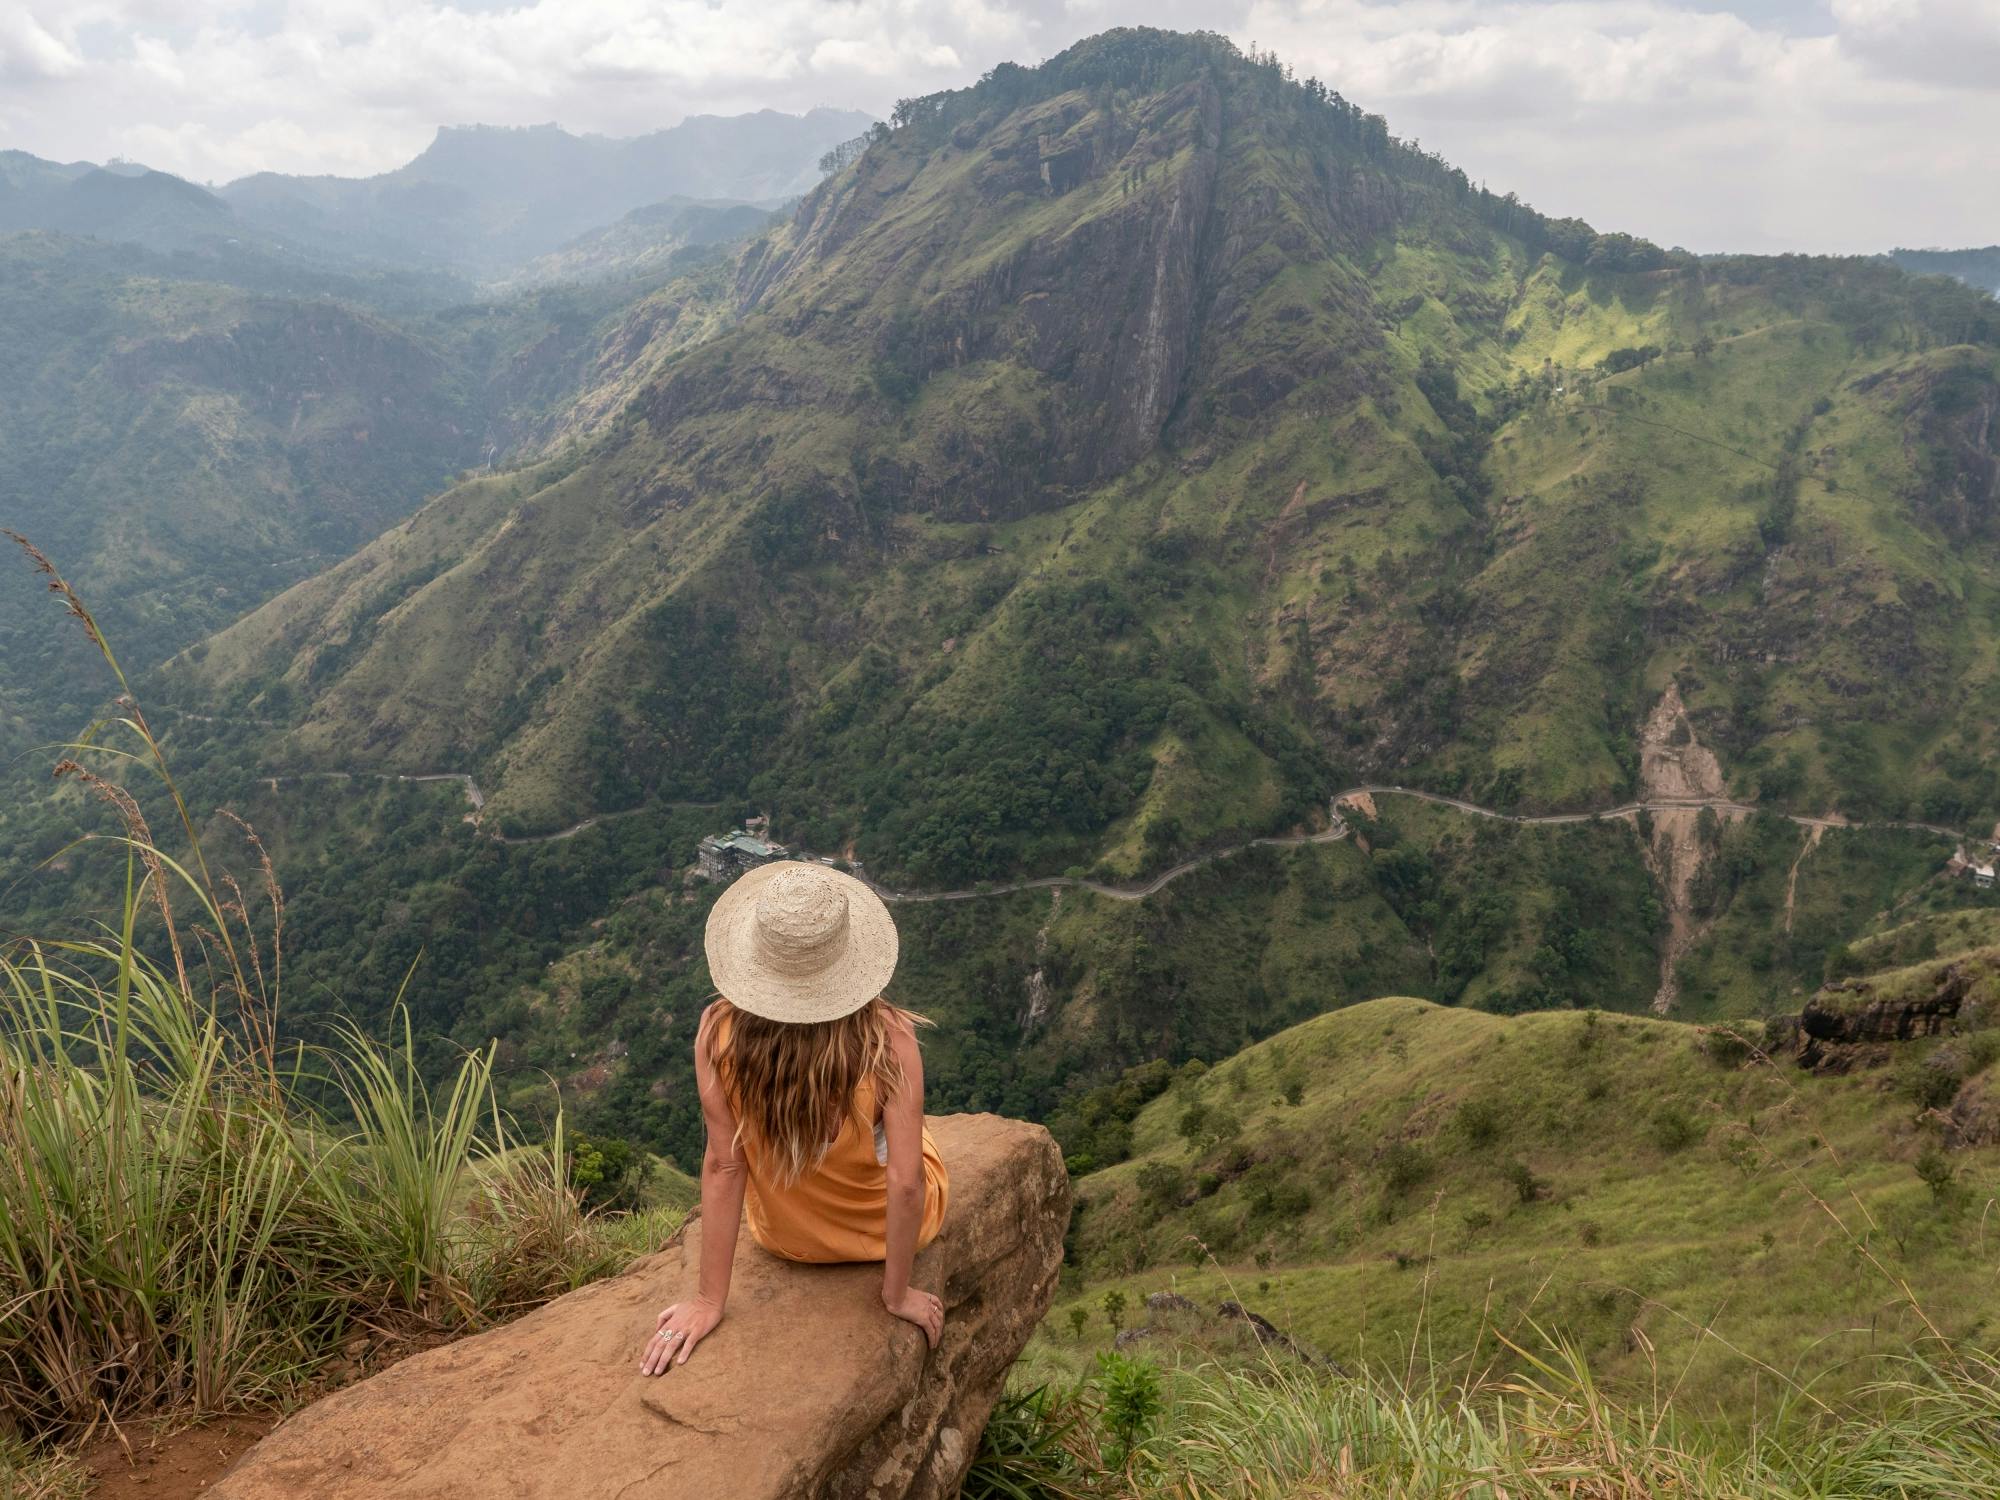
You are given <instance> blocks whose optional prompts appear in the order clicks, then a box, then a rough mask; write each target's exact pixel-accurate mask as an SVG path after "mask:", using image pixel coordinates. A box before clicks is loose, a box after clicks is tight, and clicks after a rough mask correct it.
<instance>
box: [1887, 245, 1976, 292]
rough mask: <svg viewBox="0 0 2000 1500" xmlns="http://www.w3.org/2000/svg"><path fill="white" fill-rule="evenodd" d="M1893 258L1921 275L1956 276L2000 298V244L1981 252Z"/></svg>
mask: <svg viewBox="0 0 2000 1500" xmlns="http://www.w3.org/2000/svg"><path fill="white" fill-rule="evenodd" d="M1890 259H1892V260H1894V261H1895V262H1896V264H1897V265H1899V266H1901V267H1902V268H1903V269H1904V270H1905V271H1914V272H1916V273H1917V274H1918V275H1919V276H1955V277H1957V278H1958V279H1959V280H1960V281H1962V282H1964V283H1965V284H1966V285H1967V286H1976V287H1980V288H1983V289H1984V290H1986V291H1989V292H1992V293H1993V294H1994V295H1995V296H2000V245H1988V246H1986V247H1985V248H1984V249H1979V250H1896V251H1892V252H1891V253H1890Z"/></svg>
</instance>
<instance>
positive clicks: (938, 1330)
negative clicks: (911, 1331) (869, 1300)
mask: <svg viewBox="0 0 2000 1500" xmlns="http://www.w3.org/2000/svg"><path fill="white" fill-rule="evenodd" d="M882 1305H883V1306H884V1307H886V1308H888V1309H889V1311H890V1312H892V1313H894V1314H895V1315H896V1316H897V1317H899V1318H901V1319H902V1320H903V1321H904V1322H905V1323H914V1324H916V1325H917V1327H919V1328H921V1329H923V1331H924V1338H925V1339H926V1340H927V1341H928V1342H929V1344H930V1346H931V1347H932V1348H933V1349H935V1348H937V1346H938V1340H939V1338H941V1337H942V1336H943V1335H944V1304H943V1303H942V1302H940V1301H938V1299H937V1298H936V1297H933V1296H932V1295H931V1294H930V1293H929V1292H920V1291H918V1290H917V1289H916V1288H915V1287H905V1288H904V1290H903V1295H902V1296H901V1297H899V1298H897V1299H895V1300H894V1301H891V1300H890V1299H889V1298H888V1297H884V1298H883V1299H882Z"/></svg>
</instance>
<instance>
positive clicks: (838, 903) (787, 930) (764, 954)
mask: <svg viewBox="0 0 2000 1500" xmlns="http://www.w3.org/2000/svg"><path fill="white" fill-rule="evenodd" d="M847 924H848V913H847V892H845V891H843V890H842V889H841V888H840V887H839V886H838V885H836V884H835V883H834V882H833V881H832V880H831V879H829V878H828V877H827V876H825V875H823V874H821V873H820V872H819V871H818V870H813V869H790V870H785V871H783V872H782V873H780V874H779V875H777V876H776V877H774V878H773V879H772V881H771V883H770V884H769V885H767V886H766V887H765V888H764V890H763V893H762V894H761V895H759V896H758V898H757V907H756V916H755V919H754V921H753V924H752V931H753V933H754V934H755V942H756V945H757V957H758V959H759V960H761V961H762V963H763V964H764V966H765V967H766V968H767V969H770V970H771V971H772V972H773V973H778V974H787V975H792V976H795V977H797V976H803V975H806V974H813V973H817V972H818V971H819V970H821V969H823V968H825V967H826V966H827V965H828V964H829V963H831V962H832V961H833V960H834V959H836V958H838V957H839V956H840V955H841V953H842V952H844V951H845V949H846V947H847Z"/></svg>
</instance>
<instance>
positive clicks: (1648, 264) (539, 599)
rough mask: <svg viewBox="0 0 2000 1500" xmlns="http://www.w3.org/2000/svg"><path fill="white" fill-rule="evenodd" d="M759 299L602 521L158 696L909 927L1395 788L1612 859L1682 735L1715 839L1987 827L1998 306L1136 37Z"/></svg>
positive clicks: (234, 656) (856, 203) (920, 160)
mask: <svg viewBox="0 0 2000 1500" xmlns="http://www.w3.org/2000/svg"><path fill="white" fill-rule="evenodd" d="M1135 267H1136V268H1138V270H1137V271H1136V272H1135V270H1134V268H1135ZM732 295H733V297H734V299H735V302H736V304H737V306H738V307H740V308H742V309H743V310H744V315H743V316H742V319H741V322H740V324H739V325H738V326H736V327H734V328H733V329H731V330H729V331H728V332H726V333H725V334H723V335H722V336H719V337H717V338H714V339H712V340H709V341H707V342H704V343H702V344H700V345H699V346H697V347H695V348H692V349H689V350H686V351H684V352H682V353H680V354H678V355H677V356H676V357H674V358H672V359H670V360H668V361H667V362H665V363H663V364H662V365H661V366H660V367H659V368H658V369H657V370H656V371H655V372H654V373H653V374H652V375H651V376H650V378H649V379H648V380H647V382H646V383H645V384H644V385H643V386H642V387H640V388H638V389H636V390H633V391H632V392H631V394H630V399H629V402H628V404H626V405H625V406H624V408H623V411H622V413H621V415H620V417H619V419H618V420H617V421H616V422H615V423H613V424H611V425H610V427H609V428H607V429H606V430H605V431H604V432H603V433H602V434H601V436H599V437H598V438H597V439H596V440H595V441H593V442H592V443H590V444H589V445H588V446H587V447H586V448H585V449H584V450H582V451H581V452H580V453H579V454H578V455H577V457H576V459H575V461H574V462H565V463H564V464H562V465H561V466H559V467H558V468H556V469H544V470H539V471H538V470H527V471H521V472H517V473H513V474H508V475H503V476H496V477H494V478H492V479H482V480H480V481H478V482H477V483H476V484H474V485H473V486H471V487H468V488H465V489H461V490H458V491H454V492H452V493H450V494H448V495H446V496H444V497H442V498H441V499H440V500H439V501H437V502H436V503H435V504H434V505H433V506H432V507H430V508H429V509H428V510H426V511H425V512H424V513H422V514H421V515H420V516H419V517H417V518H416V519H415V520H414V521H413V523H412V524H411V525H410V526H409V527H407V528H401V529H399V530H397V531H395V532H393V533H390V534H388V535H386V536H384V537H383V538H381V539H380V540H379V541H378V542H376V543H375V544H373V545H372V546H370V547H369V548H367V549H365V550H364V551H362V552H361V553H360V554H358V555H357V556H356V557H355V558H353V559H352V560H350V561H349V562H347V563H346V564H343V565H341V566H340V567H338V568H336V569H334V570H332V571H330V572H328V573H326V574H324V575H322V576H321V577H320V578H318V579H315V580H313V581H312V582H311V583H310V584H308V585H305V586H303V587H302V588H300V589H299V590H297V591H295V592H293V593H291V594H289V595H286V596H284V597H282V598H280V599H278V600H276V601H274V602H273V603H272V604H271V605H270V606H268V607H267V608H265V609H264V610H262V611H260V612H259V613H257V614H256V615H254V616H253V617H251V618H250V619H248V620H246V621H244V622H243V623H242V624H240V625H238V626H236V627H234V628H232V629H231V630H229V631H227V632H225V633H224V634H223V635H221V636H220V637H218V638H217V639H216V640H215V641H213V642H212V643H211V645H210V648H209V650H208V653H207V655H206V657H205V659H204V660H203V661H202V662H200V663H198V664H197V663H194V662H187V663H184V664H182V666H181V668H180V669H179V670H178V671H177V672H176V674H175V676H174V680H173V686H172V690H173V691H174V692H176V693H178V694H183V695H185V696H186V697H187V698H188V699H189V701H193V700H195V699H207V698H212V697H214V696H216V695H236V696H237V697H239V698H240V699H242V700H243V701H246V702H251V703H255V702H256V701H258V695H260V694H263V695H268V696H266V697H265V698H264V700H263V701H265V702H266V703H267V705H268V704H275V705H278V706H279V707H281V708H282V710H283V713H282V714H281V715H280V716H281V717H284V718H286V720H287V726H288V727H287V730H286V734H285V738H284V741H283V748H282V752H281V753H282V754H284V755H286V756H290V757H294V758H300V759H302V760H303V761H305V762H307V763H310V764H314V765H321V766H326V767H332V766H335V765H337V764H345V763H347V762H348V761H350V760H352V759H354V757H355V756H356V755H357V754H360V755H365V757H366V758H367V759H368V761H369V763H370V764H373V765H379V766H381V767H385V768H392V769H407V770H416V769H432V768H436V767H440V766H449V767H452V768H457V769H468V770H474V771H476V772H477V773H478V774H479V776H480V779H481V781H482V784H483V785H484V786H485V787H486V788H487V789H488V791H489V793H490V808H491V816H492V817H494V818H495V819H497V820H500V822H502V823H503V824H504V825H505V826H507V827H510V828H513V829H516V830H520V831H534V830H540V829H548V828H555V827H560V826H563V825H565V824H567V823H569V822H572V821H574V820H575V819H577V818H580V817H582V816H585V815H587V814H589V813H591V812H595V811H603V810H610V809H618V808H626V807H630V806H633V805H635V804H637V803H639V802H641V801H643V800H644V799H647V798H659V799H663V800H670V799H687V798H715V797H748V798H750V799H752V800H754V801H755V802H757V803H758V804H760V805H764V806H767V807H769V808H770V810H771V811H772V812H773V813H774V814H775V815H776V817H777V819H778V826H779V828H780V829H781V831H782V832H784V833H785V834H788V835H790V836H792V837H793V838H795V839H801V840H805V841H808V842H811V843H812V844H813V845H814V846H816V847H839V846H843V845H845V844H847V843H848V842H849V841H850V840H851V841H852V842H853V843H854V845H855V847H856V850H857V852H858V853H860V854H861V855H862V856H863V857H864V858H866V859H868V860H869V862H870V863H871V864H872V865H874V866H875V867H877V868H880V869H885V870H890V871H895V872H898V873H902V874H907V875H908V876H910V877H912V878H915V879H919V880H923V881H926V882H929V883H942V882H949V881H963V880H966V879H971V878H979V877H983V876H995V875H999V874H1001V873H1003V872H1007V871H1010V870H1014V869H1021V868H1026V869H1030V870H1035V871H1048V870H1051V869H1061V868H1063V867H1064V866H1066V865H1070V864H1084V865H1089V864H1093V863H1098V862H1101V863H1102V865H1103V867H1104V868H1105V869H1107V870H1109V871H1112V872H1114V873H1131V872H1134V871H1137V870H1141V869H1147V868H1158V867H1160V866H1161V865H1164V864H1166V863H1168V862H1170V861H1171V859H1172V858H1174V857H1175V856H1176V855H1178V854H1180V853H1181V852H1183V851H1186V850H1189V849H1192V848H1197V847H1200V846H1201V845H1202V844H1203V843H1205V842H1207V841H1210V840H1215V839H1219V838H1221V837H1223V836H1225V835H1227V834H1229V833H1232V832H1238V831H1244V830H1247V831H1252V832H1262V831H1267V830H1272V829H1276V828H1280V827H1283V826H1285V825H1287V824H1290V823H1293V822H1295V821H1297V820H1298V819H1299V818H1300V817H1301V816H1302V815H1303V814H1305V813H1306V812H1307V811H1308V810H1309V809H1311V808H1313V807H1314V806H1315V805H1316V804H1317V803H1318V802H1319V800H1320V799H1321V798H1323V797H1324V796H1325V794H1326V793H1327V792H1329V791H1331V790H1332V789H1333V787H1334V786H1336V785H1338V784H1340V782H1341V780H1342V779H1343V777H1350V778H1351V779H1358V777H1357V776H1355V773H1363V772H1365V773H1369V774H1375V775H1378V776H1379V775H1382V774H1383V773H1387V772H1389V771H1391V770H1393V771H1394V772H1395V774H1396V775H1398V776H1399V777H1401V778H1402V779H1406V780H1410V781H1413V782H1415V783H1416V784H1420V785H1425V786H1429V787H1432V788H1435V789H1444V790H1453V791H1463V792H1465V793H1467V794H1470V795H1474V796H1476V797H1478V798H1480V799H1482V800H1485V801H1488V802H1493V803H1497V804H1499V805H1503V806H1519V807H1523V808H1564V809H1568V808H1579V807H1589V806H1592V805H1606V804H1608V803H1611V802H1615V801H1618V800H1621V799H1622V798H1624V797H1626V796H1629V795H1631V794H1632V793H1633V792H1634V791H1635V790H1637V789H1638V776H1639V771H1640V765H1639V762H1640V755H1639V747H1638V736H1639V729H1640V726H1641V724H1642V723H1643V722H1644V720H1645V717H1646V715H1647V713H1648V712H1649V711H1650V710H1651V708H1652V707H1653V706H1654V704H1655V703H1656V702H1657V701H1658V700H1659V699H1660V697H1661V695H1662V693H1663V692H1664V691H1665V689H1666V688H1667V687H1668V686H1669V685H1670V684H1676V685H1678V687H1679V689H1680V691H1681V693H1682V694H1683V695H1684V696H1685V699H1686V701H1687V703H1688V705H1689V709H1690V713H1691V716H1692V722H1693V723H1694V725H1695V726H1696V727H1697V728H1698V730H1699V732H1700V735H1701V738H1702V740H1703V742H1704V743H1705V744H1707V745H1709V746H1710V747H1711V748H1713V749H1714V751H1715V753H1716V754H1717V756H1718V757H1719V759H1720V763H1721V768H1722V774H1723V777H1724V780H1725V784H1726V786H1727V788H1728V790H1730V791H1731V792H1733V793H1735V794H1737V795H1739V796H1744V797H1761V798H1763V799H1764V800H1766V801H1768V802H1770V803H1772V804H1774V805H1777V806H1781V807H1787V808H1793V809H1797V810H1801V811H1824V810H1827V809H1829V808H1838V809H1839V810H1840V811H1842V812H1844V813H1847V814H1849V815H1851V816H1860V815H1868V814H1876V815H1881V814H1893V815H1896V816H1920V817H1926V818H1929V819H1931V820H1934V821H1946V822H1950V821H1956V820H1960V819H1972V820H1978V819H1984V820H1987V821H1990V820H1991V818H1992V815H1993V814H1994V813H1995V812H2000V784H1996V782H1995V780H1994V777H1993V775H1992V772H1991V770H1990V761H1989V756H1990V752H1991V750H1992V748H1993V746H1992V745H1991V743H1990V736H1991V731H1990V728H1989V725H1990V723H1991V722H1992V721H1993V714H1992V712H1991V710H1992V707H1993V682H1992V670H1993V659H1994V654H1995V636H1994V626H1993V619H1992V599H1993V595H1992V579H1993V564H1994V561H1995V554H1994V550H1993V538H1992V532H1991V517H1992V514H1993V509H1994V502H1995V498H1996V494H1995V487H1996V485H2000V455H1996V454H1995V452H1994V450H1993V447H1992V439H1991V434H1992V432H1993V431H1995V430H2000V429H1995V428H1994V427H1993V426H1992V425H1991V424H1990V422H1988V421H1987V417H1988V416H1989V415H1990V414H1991V412H1992V411H1993V410H1994V408H1995V403H1996V401H2000V396H1996V387H1995V384H1994V361H1995V348H1996V339H2000V333H1996V329H2000V308H1996V307H1994V305H1993V304H1992V303H1991V302H1990V301H1988V300H1986V299H1983V298H1980V297H1978V296H1976V295H1975V294H1974V293H1972V292H1970V291H1964V290H1962V289H1958V288H1954V287H1952V286H1950V285H1948V284H1946V283H1943V282H1937V281H1926V280H1918V279H1913V278H1909V277H1906V276H1904V275H1902V274H1901V273H1899V272H1898V271H1896V270H1895V269H1893V268H1892V267H1889V266H1887V265H1884V264H1880V263H1875V262H1867V261H1835V260H1823V259H1810V258H1801V257H1787V258H1778V259H1770V260H1756V259H1734V260H1725V261H1719V262H1717V261H1712V262H1695V261H1693V260H1691V259H1688V258H1686V257H1675V256H1671V255H1668V254H1666V253H1665V252H1661V251H1659V250H1657V249H1655V248H1654V247H1652V246H1649V245H1646V244H1644V243H1643V242H1639V241H1633V240H1631V239H1629V238H1628V237H1624V236H1619V235H1615V234H1596V233H1594V232H1593V231H1591V230H1590V229H1589V228H1588V226H1583V225H1579V224H1576V223H1574V222H1572V221H1561V222H1554V221H1549V220H1546V219H1544V218H1542V217H1540V216H1539V215H1536V214H1534V213H1533V212H1532V211H1531V210H1528V209H1526V208H1524V207H1522V206H1521V205H1519V204H1516V203H1514V202H1513V201H1512V200H1503V199H1498V198H1494V197H1493V196H1491V195H1490V194H1486V193H1483V192H1480V191H1475V190H1473V189H1472V188H1471V187H1469V185H1468V184H1467V183H1466V181H1465V179H1464V177H1463V175H1462V174H1459V173H1456V172H1454V171H1452V170H1451V169H1449V168H1448V167H1446V166H1445V165H1444V164H1442V163H1440V162H1437V161H1436V160H1435V159H1433V158H1430V157H1428V156H1424V155H1422V154H1420V153H1417V152H1415V151H1413V150H1411V149H1409V148H1406V147H1403V146H1401V145H1398V144H1396V143H1394V142H1393V141H1391V140H1390V139H1389V138H1388V137H1387V136H1386V134H1385V133H1384V132H1383V131H1382V129H1381V124H1380V122H1379V121H1376V120H1373V119H1371V118H1370V117H1367V116H1364V115H1362V114H1360V113H1359V112H1358V111H1355V110H1354V109H1352V108H1351V107H1350V106H1348V105H1346V104H1345V103H1344V102H1342V101H1340V100H1339V99H1338V97H1337V96H1332V95H1329V94H1327V93H1326V92H1325V91H1324V90H1323V89H1319V88H1318V87H1317V86H1316V85H1310V86H1309V85H1299V84H1294V83H1291V82H1288V81H1286V80H1285V78H1284V77H1283V76H1282V74H1281V72H1280V71H1279V70H1278V69H1277V67H1276V66H1275V64H1272V63H1269V62H1266V61H1264V60H1256V59H1245V58H1243V57H1241V56H1239V55H1237V54H1235V53H1234V52H1233V51H1232V50H1231V49H1229V48H1228V47H1227V45H1226V44H1224V43H1221V42H1218V41H1215V40H1212V39H1202V38H1188V37H1175V36H1171V35H1167V34H1163V33H1154V32H1129V33H1112V34H1109V35H1107V36H1105V37H1101V38H1098V39H1095V40H1093V41H1091V42H1087V43H1083V44H1080V45H1079V46H1078V47H1076V48H1073V49H1071V51H1069V52H1067V53H1064V54H1063V55H1062V56H1061V57H1058V58H1056V59H1054V60H1052V61H1051V62H1049V63H1048V64H1045V65H1043V66H1042V67H1040V68H1037V69H1018V68H1003V69H1000V70H997V71H996V73H995V74H994V75H993V76H992V77H991V78H989V79H987V80H985V81H984V82H982V83H981V84H980V85H979V86H978V87H976V88H974V89H971V90H968V91H964V92H961V93H955V94H949V95H940V96H936V97H934V98H931V99H927V100H922V101H915V102H913V103H912V104H911V106H910V107H909V109H908V110H906V111H905V112H904V113H903V115H902V116H900V117H899V125H898V128H896V129H894V130H893V131H888V132H885V133H883V135H882V136H881V137H880V138H878V139H877V140H876V141H875V142H874V144H873V145H872V146H871V147H870V149H869V150H868V152H867V153H866V154H865V155H864V156H863V157H862V158H861V159H860V160H859V161H858V162H857V163H855V164H854V165H853V166H852V167H850V168H848V169H847V170H846V171H844V172H842V173H841V174H839V175H838V176H836V177H835V178H833V179H831V180H830V181H829V182H828V183H827V184H826V185H825V186H824V187H822V188H821V189H820V190H819V191H818V192H817V193H815V194H813V195H812V196H811V197H809V198H808V199H807V200H806V201H805V203H804V204H803V205H801V207H800V208H799V210H798V211H797V213H796V214H795V215H794V216H793V217H792V219H791V220H790V221H789V222H788V223H787V224H785V225H783V226H781V227H780V228H778V229H776V230H774V231H772V232H771V233H770V234H769V235H767V236H766V237H765V238H763V239H761V240H759V241H756V242H753V243H752V244H751V245H750V246H749V247H748V248H747V249H746V250H745V251H744V252H743V253H742V255H741V257H740V258H739V261H738V263H737V267H736V273H735V286H734V289H733V293H732ZM1890 725H1893V726H1894V727H1893V728H1889V727H1886V726H1890Z"/></svg>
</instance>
